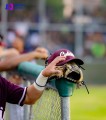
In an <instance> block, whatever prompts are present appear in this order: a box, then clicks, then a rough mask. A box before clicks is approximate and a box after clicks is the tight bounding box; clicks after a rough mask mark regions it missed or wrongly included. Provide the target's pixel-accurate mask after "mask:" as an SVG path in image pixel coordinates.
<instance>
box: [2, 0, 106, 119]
mask: <svg viewBox="0 0 106 120" xmlns="http://www.w3.org/2000/svg"><path fill="white" fill-rule="evenodd" d="M7 3H14V4H23V5H24V7H22V8H17V9H14V10H12V11H8V10H6V9H5V7H6V4H7ZM0 33H2V34H3V36H4V41H3V42H4V43H5V46H6V48H11V47H14V46H15V44H16V43H15V42H14V41H15V39H17V37H19V38H21V39H22V41H23V43H24V52H29V51H32V50H34V49H35V48H36V47H38V46H43V47H46V48H47V49H48V50H49V52H50V53H52V52H53V51H54V50H57V49H60V48H67V49H69V50H71V51H72V52H73V53H74V54H75V55H76V57H79V58H81V59H83V60H84V62H85V65H84V67H85V69H86V70H85V71H84V80H85V81H86V82H87V84H88V88H90V95H89V96H88V95H86V94H85V89H84V92H83V90H82V91H81V90H80V91H81V94H80V92H79V91H76V92H75V95H73V97H72V111H73V112H72V113H73V114H72V118H73V119H72V120H106V105H105V102H103V101H105V100H106V93H105V90H106V0H31V1H30V0H24V1H22V0H1V1H0ZM22 51H23V50H22ZM22 51H20V52H22ZM95 85H96V86H95ZM79 95H81V96H82V98H80V96H79ZM77 97H78V99H79V101H81V103H82V104H81V103H80V102H78V101H77V100H78V99H77V100H76V98H77ZM85 98H86V99H85ZM84 102H85V104H84ZM77 104H78V105H77ZM88 104H89V105H88ZM74 105H75V106H74ZM87 105H88V106H87ZM77 106H78V107H77ZM90 106H91V107H90ZM81 109H82V111H81V113H79V111H80V110H81ZM85 110H88V111H86V112H85ZM83 113H84V114H83ZM76 114H77V115H76ZM84 115H85V117H84ZM80 116H81V118H80ZM96 116H97V118H96ZM74 117H75V118H74Z"/></svg>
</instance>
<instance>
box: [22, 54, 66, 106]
mask: <svg viewBox="0 0 106 120" xmlns="http://www.w3.org/2000/svg"><path fill="white" fill-rule="evenodd" d="M63 60H65V57H63V56H61V57H60V56H59V57H57V58H56V59H54V60H53V61H52V62H51V63H50V64H49V65H48V66H47V67H46V68H45V69H44V70H43V71H42V72H41V73H40V75H39V76H38V78H37V80H36V82H35V83H34V84H32V85H30V86H29V87H28V88H27V92H26V97H25V100H24V104H34V103H35V102H36V101H37V100H38V99H39V98H40V96H41V95H42V93H43V90H44V89H45V85H46V83H47V79H48V77H50V76H51V75H53V74H57V73H60V71H59V70H56V69H55V68H56V64H57V63H58V62H59V61H63ZM43 86H44V87H43Z"/></svg>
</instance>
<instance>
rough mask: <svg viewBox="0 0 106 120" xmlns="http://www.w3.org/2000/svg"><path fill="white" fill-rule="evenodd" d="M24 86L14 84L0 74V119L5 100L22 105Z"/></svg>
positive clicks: (0, 118)
mask: <svg viewBox="0 0 106 120" xmlns="http://www.w3.org/2000/svg"><path fill="white" fill-rule="evenodd" d="M25 96H26V88H22V87H19V86H17V85H14V84H12V83H10V82H9V81H7V80H6V79H4V78H3V77H1V76H0V120H3V114H4V111H5V106H6V102H8V103H12V104H19V105H20V106H22V105H23V101H24V99H25Z"/></svg>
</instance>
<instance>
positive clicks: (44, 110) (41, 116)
mask: <svg viewBox="0 0 106 120" xmlns="http://www.w3.org/2000/svg"><path fill="white" fill-rule="evenodd" d="M31 118H32V120H61V104H60V97H59V95H58V92H57V91H56V90H54V89H52V88H47V89H46V90H45V91H44V93H43V95H42V97H41V98H40V99H39V100H38V101H37V103H36V104H35V105H33V108H32V117H31Z"/></svg>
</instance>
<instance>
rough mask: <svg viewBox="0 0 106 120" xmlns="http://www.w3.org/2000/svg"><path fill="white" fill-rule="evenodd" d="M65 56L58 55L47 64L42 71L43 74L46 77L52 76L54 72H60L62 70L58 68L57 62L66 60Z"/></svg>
mask: <svg viewBox="0 0 106 120" xmlns="http://www.w3.org/2000/svg"><path fill="white" fill-rule="evenodd" d="M65 58H66V57H65V56H59V57H56V58H55V59H54V60H53V61H52V62H51V63H50V64H49V65H47V66H46V68H45V69H44V70H43V71H42V75H43V76H45V77H50V76H52V75H54V74H60V72H61V71H60V70H57V69H56V64H57V63H59V62H60V61H64V60H65Z"/></svg>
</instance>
